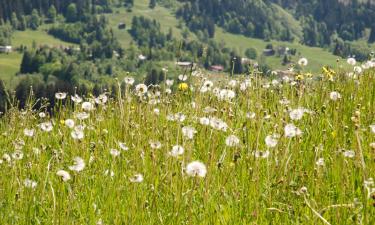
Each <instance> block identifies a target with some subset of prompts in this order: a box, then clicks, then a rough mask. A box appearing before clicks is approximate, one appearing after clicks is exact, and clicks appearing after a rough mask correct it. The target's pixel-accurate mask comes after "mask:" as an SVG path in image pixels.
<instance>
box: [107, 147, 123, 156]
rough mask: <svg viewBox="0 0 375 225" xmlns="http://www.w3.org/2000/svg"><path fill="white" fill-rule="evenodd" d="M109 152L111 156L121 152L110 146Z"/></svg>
mask: <svg viewBox="0 0 375 225" xmlns="http://www.w3.org/2000/svg"><path fill="white" fill-rule="evenodd" d="M109 153H110V154H111V155H112V156H113V157H117V156H119V155H120V154H121V152H120V151H119V150H117V149H114V148H111V149H110V150H109Z"/></svg>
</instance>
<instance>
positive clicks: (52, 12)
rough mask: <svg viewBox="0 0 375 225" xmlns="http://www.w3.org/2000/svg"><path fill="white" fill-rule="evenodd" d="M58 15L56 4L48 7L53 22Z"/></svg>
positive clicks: (49, 17)
mask: <svg viewBox="0 0 375 225" xmlns="http://www.w3.org/2000/svg"><path fill="white" fill-rule="evenodd" d="M56 17H57V11H56V8H55V6H53V5H52V6H51V7H50V8H49V9H48V19H49V20H50V22H51V23H54V22H56Z"/></svg>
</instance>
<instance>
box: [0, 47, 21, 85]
mask: <svg viewBox="0 0 375 225" xmlns="http://www.w3.org/2000/svg"><path fill="white" fill-rule="evenodd" d="M21 60H22V55H21V54H19V53H17V52H13V53H10V54H0V79H1V80H3V81H4V82H5V83H6V85H7V86H9V85H11V84H12V80H13V78H14V75H15V74H16V73H17V72H18V71H19V69H20V64H21Z"/></svg>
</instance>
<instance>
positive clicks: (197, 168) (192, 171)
mask: <svg viewBox="0 0 375 225" xmlns="http://www.w3.org/2000/svg"><path fill="white" fill-rule="evenodd" d="M186 174H187V175H188V176H191V177H197V176H198V177H205V176H206V174H207V168H206V166H205V165H204V164H203V163H201V162H199V161H193V162H191V163H189V164H188V165H187V166H186Z"/></svg>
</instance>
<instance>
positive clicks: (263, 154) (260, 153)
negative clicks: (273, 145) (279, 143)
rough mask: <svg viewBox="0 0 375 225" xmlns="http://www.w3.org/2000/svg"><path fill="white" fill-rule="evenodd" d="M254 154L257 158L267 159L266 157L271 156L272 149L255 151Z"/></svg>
mask: <svg viewBox="0 0 375 225" xmlns="http://www.w3.org/2000/svg"><path fill="white" fill-rule="evenodd" d="M253 155H254V156H255V158H262V159H266V158H268V157H269V156H270V151H268V150H267V151H265V152H263V151H255V152H254V153H253Z"/></svg>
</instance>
